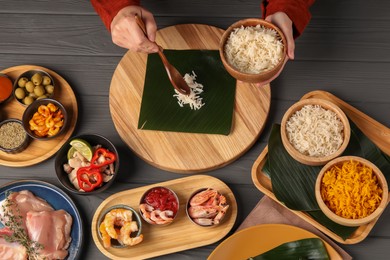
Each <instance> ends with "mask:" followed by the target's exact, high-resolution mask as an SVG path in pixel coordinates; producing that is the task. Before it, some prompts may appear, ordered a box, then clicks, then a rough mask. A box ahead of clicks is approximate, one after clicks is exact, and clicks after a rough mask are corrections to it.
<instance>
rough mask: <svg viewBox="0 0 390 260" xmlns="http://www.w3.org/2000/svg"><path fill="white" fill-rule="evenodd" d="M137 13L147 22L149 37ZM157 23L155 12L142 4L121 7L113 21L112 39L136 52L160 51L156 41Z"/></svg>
mask: <svg viewBox="0 0 390 260" xmlns="http://www.w3.org/2000/svg"><path fill="white" fill-rule="evenodd" d="M135 15H138V16H139V17H141V18H142V19H143V21H144V23H145V26H146V31H147V34H148V37H145V34H144V33H143V31H142V30H141V28H139V26H138V24H137V22H136V21H135ZM156 31H157V25H156V22H155V20H154V17H153V14H152V13H151V12H149V11H148V10H146V9H144V8H142V7H141V6H136V5H132V6H127V7H125V8H123V9H121V10H120V11H119V12H118V14H117V15H116V16H115V17H114V19H113V20H112V22H111V37H112V41H113V42H114V43H115V44H116V45H118V46H120V47H122V48H126V49H129V50H131V51H135V52H143V53H153V52H157V51H158V46H157V44H156V43H155V42H154V41H155V39H156Z"/></svg>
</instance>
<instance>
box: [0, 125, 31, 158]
mask: <svg viewBox="0 0 390 260" xmlns="http://www.w3.org/2000/svg"><path fill="white" fill-rule="evenodd" d="M29 143H30V137H29V136H28V134H27V133H26V131H25V130H24V128H23V124H22V121H21V120H19V119H16V118H10V119H6V120H4V121H2V122H1V123H0V150H1V151H3V152H6V153H10V154H15V153H20V152H22V151H23V150H24V149H26V148H27V146H28V145H29Z"/></svg>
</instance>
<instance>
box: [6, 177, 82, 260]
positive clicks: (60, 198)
mask: <svg viewBox="0 0 390 260" xmlns="http://www.w3.org/2000/svg"><path fill="white" fill-rule="evenodd" d="M21 190H29V191H31V192H32V193H33V194H34V195H35V196H38V197H40V198H42V199H44V200H46V201H47V202H48V203H49V204H50V205H51V206H52V207H53V208H54V209H56V210H59V209H63V210H65V211H66V212H68V213H69V214H70V215H71V216H72V218H73V224H72V232H71V237H72V242H71V244H70V246H69V248H68V256H67V258H66V259H67V260H73V259H77V258H78V257H79V256H80V254H81V245H82V242H83V233H84V232H83V225H82V220H81V217H80V213H79V211H78V210H77V207H76V205H75V204H74V202H73V201H72V199H71V198H70V197H69V196H68V195H67V194H66V193H65V192H63V191H62V190H61V189H59V188H57V187H56V186H54V185H53V184H50V183H47V182H44V181H35V180H22V181H15V182H10V183H8V184H5V185H4V186H2V187H0V201H2V200H4V199H5V194H6V192H7V191H21Z"/></svg>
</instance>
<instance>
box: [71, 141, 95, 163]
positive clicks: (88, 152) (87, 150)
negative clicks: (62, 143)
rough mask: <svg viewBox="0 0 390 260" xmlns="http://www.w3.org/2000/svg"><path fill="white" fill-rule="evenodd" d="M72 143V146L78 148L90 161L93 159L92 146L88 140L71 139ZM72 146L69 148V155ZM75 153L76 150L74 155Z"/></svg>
mask: <svg viewBox="0 0 390 260" xmlns="http://www.w3.org/2000/svg"><path fill="white" fill-rule="evenodd" d="M70 145H71V146H72V148H74V149H76V150H77V151H78V152H79V153H81V155H82V156H84V157H85V159H87V160H88V161H91V160H92V154H93V152H92V147H91V145H90V144H89V143H88V142H87V141H85V140H82V139H73V140H72V141H70ZM72 148H70V149H69V151H68V156H69V153H70V152H71V151H70V150H71V149H72ZM73 153H74V151H73V152H72V155H73ZM68 158H69V157H68Z"/></svg>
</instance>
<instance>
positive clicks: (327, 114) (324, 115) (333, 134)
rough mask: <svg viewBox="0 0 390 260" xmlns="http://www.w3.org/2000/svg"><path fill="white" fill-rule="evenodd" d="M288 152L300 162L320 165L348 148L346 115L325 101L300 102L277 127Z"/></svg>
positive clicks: (348, 135)
mask: <svg viewBox="0 0 390 260" xmlns="http://www.w3.org/2000/svg"><path fill="white" fill-rule="evenodd" d="M280 131H281V132H280V135H281V138H282V143H283V146H284V148H285V149H286V150H287V152H288V153H289V154H290V155H291V157H293V158H294V159H295V160H297V161H298V162H300V163H303V164H306V165H311V166H319V165H325V164H326V163H327V162H329V161H330V160H332V159H334V158H336V157H338V156H340V155H341V154H342V153H343V152H344V150H345V149H346V148H347V146H348V143H349V139H350V136H351V127H350V125H349V121H348V118H347V116H346V115H345V113H344V112H343V111H342V110H341V109H340V108H339V107H338V106H337V105H335V104H334V103H332V102H330V101H328V100H324V99H316V98H310V99H303V100H300V101H298V102H297V103H295V104H294V105H292V106H291V107H290V108H289V109H288V110H287V111H286V113H285V114H284V116H283V118H282V122H281V127H280Z"/></svg>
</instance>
